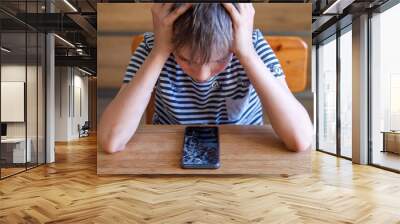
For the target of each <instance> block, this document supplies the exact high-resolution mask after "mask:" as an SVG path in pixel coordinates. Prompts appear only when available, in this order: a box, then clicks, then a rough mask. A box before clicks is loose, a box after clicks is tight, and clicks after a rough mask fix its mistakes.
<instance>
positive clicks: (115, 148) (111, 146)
mask: <svg viewBox="0 0 400 224" xmlns="http://www.w3.org/2000/svg"><path fill="white" fill-rule="evenodd" d="M102 148H103V150H104V152H106V153H108V154H113V153H116V152H119V151H123V150H124V149H125V146H124V145H121V144H118V143H117V142H115V141H112V140H108V141H105V142H104V143H103V144H102Z"/></svg>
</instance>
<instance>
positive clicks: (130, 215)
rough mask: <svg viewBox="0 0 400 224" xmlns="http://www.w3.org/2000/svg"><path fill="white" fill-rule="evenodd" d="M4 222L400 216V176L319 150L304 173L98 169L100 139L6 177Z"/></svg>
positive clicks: (380, 219) (1, 191) (383, 219)
mask: <svg viewBox="0 0 400 224" xmlns="http://www.w3.org/2000/svg"><path fill="white" fill-rule="evenodd" d="M0 223H12V224H13V223H218V224H219V223H371V224H377V223H383V224H386V223H400V175H399V174H395V173H391V172H387V171H384V170H380V169H377V168H374V167H369V166H359V165H352V164H351V162H350V161H347V160H343V159H337V158H335V157H333V156H330V155H326V154H323V153H319V152H313V172H312V173H311V174H307V175H296V176H289V177H287V176H218V177H215V176H214V177H209V176H101V177H99V176H97V175H96V139H95V138H94V137H89V138H84V139H82V140H80V141H76V142H70V143H68V144H58V145H57V150H56V163H55V164H51V165H46V166H41V167H39V168H36V169H33V170H30V171H28V172H26V173H22V174H19V175H17V176H14V177H10V178H8V179H5V180H3V181H0Z"/></svg>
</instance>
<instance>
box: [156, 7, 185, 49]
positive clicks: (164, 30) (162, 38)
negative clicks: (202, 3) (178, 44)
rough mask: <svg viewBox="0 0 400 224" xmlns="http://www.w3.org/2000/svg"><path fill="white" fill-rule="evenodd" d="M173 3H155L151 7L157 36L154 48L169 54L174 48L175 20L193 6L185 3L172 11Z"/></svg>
mask: <svg viewBox="0 0 400 224" xmlns="http://www.w3.org/2000/svg"><path fill="white" fill-rule="evenodd" d="M173 4H174V3H154V4H153V6H152V7H151V13H152V15H153V29H154V30H153V31H154V36H155V37H154V38H155V40H154V49H155V50H157V51H160V52H161V53H163V54H167V55H169V54H170V53H171V52H172V50H173V49H172V43H171V38H172V26H173V24H174V21H175V20H176V18H178V17H179V16H180V15H182V14H183V13H184V12H186V10H187V9H189V8H190V7H191V6H192V5H191V4H183V5H182V6H180V7H179V8H176V9H175V10H174V11H172V12H170V11H171V7H172V6H173Z"/></svg>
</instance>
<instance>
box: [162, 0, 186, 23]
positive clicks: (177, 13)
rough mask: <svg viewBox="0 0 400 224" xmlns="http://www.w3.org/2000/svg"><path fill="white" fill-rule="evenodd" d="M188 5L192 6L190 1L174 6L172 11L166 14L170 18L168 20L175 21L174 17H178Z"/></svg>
mask: <svg viewBox="0 0 400 224" xmlns="http://www.w3.org/2000/svg"><path fill="white" fill-rule="evenodd" d="M190 7H192V4H191V3H185V4H184V5H182V6H180V7H179V8H176V9H175V10H174V11H173V12H171V13H170V14H169V15H168V18H167V19H168V20H170V22H173V21H175V20H176V18H178V17H179V16H180V15H182V14H183V13H184V12H186V10H188V9H189V8H190Z"/></svg>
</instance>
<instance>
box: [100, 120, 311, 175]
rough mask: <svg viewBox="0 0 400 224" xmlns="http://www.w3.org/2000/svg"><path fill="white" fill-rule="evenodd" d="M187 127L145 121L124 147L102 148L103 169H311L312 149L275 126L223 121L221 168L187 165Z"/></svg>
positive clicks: (193, 171) (108, 171) (114, 171)
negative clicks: (300, 148)
mask: <svg viewBox="0 0 400 224" xmlns="http://www.w3.org/2000/svg"><path fill="white" fill-rule="evenodd" d="M184 129H185V126H179V125H144V126H141V127H140V128H139V129H138V130H137V132H136V134H135V135H134V137H133V138H132V139H131V140H130V141H129V143H128V144H127V147H126V149H125V150H124V151H121V152H117V153H114V154H107V153H105V152H104V151H103V150H102V149H101V148H100V147H98V152H97V173H98V174H102V175H105V174H207V175H210V174H211V175H213V174H255V175H268V174H301V173H308V172H310V171H311V165H310V164H311V157H310V155H311V154H310V150H307V151H304V152H292V151H290V150H288V149H287V148H286V147H285V145H284V144H283V143H282V141H280V139H279V138H278V137H277V136H276V134H275V133H274V131H273V129H272V128H271V126H239V125H222V126H219V142H220V143H219V144H220V163H221V166H220V168H218V169H214V170H213V169H182V168H181V166H180V162H181V155H182V148H183V137H184Z"/></svg>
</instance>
